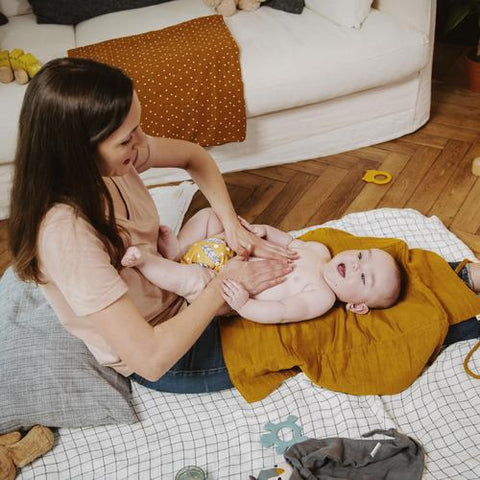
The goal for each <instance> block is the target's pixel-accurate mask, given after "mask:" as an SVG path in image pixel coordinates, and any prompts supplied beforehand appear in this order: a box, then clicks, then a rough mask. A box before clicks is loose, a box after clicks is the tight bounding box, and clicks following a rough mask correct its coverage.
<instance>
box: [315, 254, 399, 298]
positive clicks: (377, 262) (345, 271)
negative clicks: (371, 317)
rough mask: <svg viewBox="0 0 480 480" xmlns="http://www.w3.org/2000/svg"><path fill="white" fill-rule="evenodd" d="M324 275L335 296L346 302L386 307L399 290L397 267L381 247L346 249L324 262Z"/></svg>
mask: <svg viewBox="0 0 480 480" xmlns="http://www.w3.org/2000/svg"><path fill="white" fill-rule="evenodd" d="M323 277H324V279H325V281H326V282H327V284H328V286H329V287H330V288H331V289H332V290H333V292H334V293H335V295H336V296H337V298H338V299H339V300H340V301H342V302H345V303H352V304H361V303H364V304H366V305H367V306H369V307H385V306H389V305H386V304H387V303H388V298H389V297H391V296H392V292H395V291H398V288H399V277H398V269H397V267H396V264H395V260H394V259H393V257H392V256H391V255H390V254H388V253H387V252H385V251H383V250H379V249H378V248H371V249H369V250H345V251H343V252H340V253H339V254H338V255H335V256H334V257H333V258H332V259H331V260H330V261H329V262H328V263H327V265H325V269H324V271H323Z"/></svg>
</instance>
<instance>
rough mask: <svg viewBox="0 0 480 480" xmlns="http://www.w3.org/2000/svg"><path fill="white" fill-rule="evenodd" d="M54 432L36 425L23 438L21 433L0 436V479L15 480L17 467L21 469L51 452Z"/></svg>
mask: <svg viewBox="0 0 480 480" xmlns="http://www.w3.org/2000/svg"><path fill="white" fill-rule="evenodd" d="M53 443H54V437H53V432H52V431H51V430H50V429H49V428H48V427H44V426H43V425H35V426H34V427H32V428H31V429H30V430H29V432H28V433H27V434H26V435H25V436H24V437H23V438H22V435H21V434H20V432H10V433H5V434H4V435H0V479H1V480H13V479H14V478H15V477H16V475H17V467H18V468H21V467H23V466H25V465H27V464H29V463H31V462H33V461H34V460H35V459H37V458H38V457H40V456H42V455H43V454H44V453H46V452H48V451H49V450H51V448H52V447H53Z"/></svg>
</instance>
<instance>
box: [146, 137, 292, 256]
mask: <svg viewBox="0 0 480 480" xmlns="http://www.w3.org/2000/svg"><path fill="white" fill-rule="evenodd" d="M147 146H148V148H145V149H143V150H142V151H140V150H139V155H140V154H141V155H143V156H146V159H144V160H143V161H139V162H138V164H139V165H140V169H139V171H144V170H146V169H148V168H153V167H173V168H182V169H184V170H186V171H187V172H188V173H189V174H190V176H191V177H192V179H193V180H194V181H195V183H196V184H197V185H198V186H199V188H200V190H201V191H202V193H203V194H204V195H205V197H206V199H207V200H208V203H209V204H210V206H211V207H212V209H213V211H214V212H215V214H216V215H217V216H218V218H219V219H220V222H221V223H222V225H223V228H224V230H225V238H226V241H227V243H228V244H229V245H230V247H232V248H233V250H235V251H236V252H237V253H238V254H240V255H242V254H243V255H246V256H249V255H251V254H253V253H254V254H255V255H257V256H260V257H264V258H278V259H282V258H283V259H287V258H289V253H288V252H287V251H286V249H285V248H282V247H280V246H278V245H274V244H272V243H271V242H266V241H265V240H262V239H260V238H258V237H257V236H255V235H253V234H252V233H251V232H249V231H247V230H246V229H244V228H243V227H242V226H241V225H240V222H239V221H238V218H237V214H236V213H235V209H234V208H233V205H232V201H231V199H230V195H229V194H228V190H227V187H226V185H225V182H224V180H223V177H222V174H221V173H220V171H219V170H218V167H217V164H216V163H215V161H214V160H213V158H212V157H211V156H210V154H209V153H208V152H207V151H206V150H205V149H204V148H203V147H201V146H200V145H197V144H194V143H190V142H186V141H184V140H175V139H169V138H159V137H150V136H147Z"/></svg>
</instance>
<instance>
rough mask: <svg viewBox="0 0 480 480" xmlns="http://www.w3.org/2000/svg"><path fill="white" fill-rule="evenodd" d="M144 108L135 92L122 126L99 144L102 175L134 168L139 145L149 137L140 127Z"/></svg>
mask: <svg viewBox="0 0 480 480" xmlns="http://www.w3.org/2000/svg"><path fill="white" fill-rule="evenodd" d="M141 113H142V109H141V106H140V102H139V100H138V96H137V93H136V92H133V98H132V105H131V107H130V111H129V112H128V115H127V117H126V118H125V120H124V122H123V123H122V125H120V127H118V128H117V130H115V131H114V132H113V133H112V134H111V135H110V136H109V137H108V138H106V139H105V140H104V141H103V142H102V143H100V144H99V145H98V150H97V152H98V158H97V164H98V169H99V170H100V175H102V177H116V176H121V175H125V174H126V173H128V172H129V171H130V168H132V163H133V162H135V160H136V158H137V155H138V147H140V146H142V145H144V144H145V142H146V141H147V138H146V136H145V134H144V133H143V131H142V129H141V128H140V116H141Z"/></svg>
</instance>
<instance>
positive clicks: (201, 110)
mask: <svg viewBox="0 0 480 480" xmlns="http://www.w3.org/2000/svg"><path fill="white" fill-rule="evenodd" d="M68 55H69V56H70V57H83V58H90V59H93V60H97V61H99V62H102V63H107V64H109V65H113V66H115V67H118V68H120V69H121V70H123V71H124V72H125V73H126V74H127V75H128V76H129V77H130V78H131V79H132V80H133V82H134V84H135V89H136V91H137V94H138V97H139V99H140V103H141V105H142V120H141V125H142V128H143V130H144V131H145V132H146V133H148V134H150V135H154V136H159V137H170V138H180V139H183V140H189V141H191V142H195V143H199V144H200V145H203V146H211V145H222V144H224V143H229V142H241V141H243V140H245V135H246V122H247V117H246V110H245V99H244V95H243V83H242V78H241V71H240V61H239V50H238V46H237V44H236V43H235V40H234V39H233V37H232V35H231V34H230V31H229V30H228V27H227V26H226V24H225V22H224V21H223V17H222V16H221V15H211V16H207V17H201V18H195V19H193V20H189V21H187V22H183V23H179V24H178V25H173V26H171V27H167V28H164V29H161V30H155V31H153V32H147V33H142V34H139V35H131V36H128V37H122V38H116V39H113V40H107V41H105V42H100V43H96V44H93V45H87V46H85V47H79V48H74V49H72V50H69V51H68Z"/></svg>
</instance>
